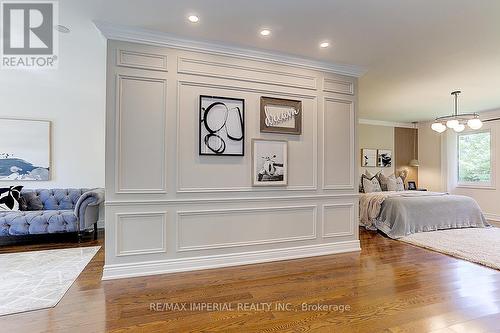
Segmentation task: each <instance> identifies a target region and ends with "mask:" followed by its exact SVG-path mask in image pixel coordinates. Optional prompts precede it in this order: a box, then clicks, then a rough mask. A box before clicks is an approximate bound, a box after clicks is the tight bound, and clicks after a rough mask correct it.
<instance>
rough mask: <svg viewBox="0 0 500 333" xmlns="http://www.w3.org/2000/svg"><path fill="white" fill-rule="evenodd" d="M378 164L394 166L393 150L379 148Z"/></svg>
mask: <svg viewBox="0 0 500 333" xmlns="http://www.w3.org/2000/svg"><path fill="white" fill-rule="evenodd" d="M377 166H379V167H381V168H390V167H391V166H392V150H390V149H379V150H377Z"/></svg>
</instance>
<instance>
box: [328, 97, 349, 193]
mask: <svg viewBox="0 0 500 333" xmlns="http://www.w3.org/2000/svg"><path fill="white" fill-rule="evenodd" d="M354 133H355V115H354V102H353V101H351V100H343V99H334V98H329V97H327V98H325V99H324V111H323V165H322V167H323V189H325V190H340V189H350V190H352V189H354V182H355V181H354V172H355V168H356V166H355V164H356V163H355V155H354V149H355V148H354V142H355V137H354Z"/></svg>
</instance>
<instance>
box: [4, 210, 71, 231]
mask: <svg viewBox="0 0 500 333" xmlns="http://www.w3.org/2000/svg"><path fill="white" fill-rule="evenodd" d="M77 222H78V219H77V217H76V215H75V212H74V211H73V210H42V211H28V212H23V211H17V212H0V236H8V235H28V234H47V233H58V232H74V231H78V223H77Z"/></svg>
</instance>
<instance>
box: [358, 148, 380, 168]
mask: <svg viewBox="0 0 500 333" xmlns="http://www.w3.org/2000/svg"><path fill="white" fill-rule="evenodd" d="M361 166H363V167H376V166H377V150H376V149H366V148H363V149H361Z"/></svg>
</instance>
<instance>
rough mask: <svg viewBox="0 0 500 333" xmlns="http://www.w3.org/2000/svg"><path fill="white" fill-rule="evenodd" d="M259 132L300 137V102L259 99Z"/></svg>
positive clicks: (268, 98) (267, 98)
mask: <svg viewBox="0 0 500 333" xmlns="http://www.w3.org/2000/svg"><path fill="white" fill-rule="evenodd" d="M260 131H261V132H265V133H278V134H295V135H300V134H301V133H302V102H301V101H295V100H290V99H282V98H273V97H261V98H260Z"/></svg>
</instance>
